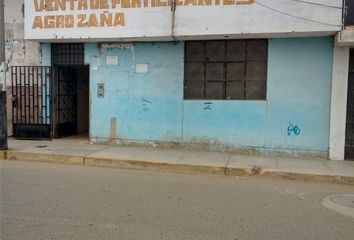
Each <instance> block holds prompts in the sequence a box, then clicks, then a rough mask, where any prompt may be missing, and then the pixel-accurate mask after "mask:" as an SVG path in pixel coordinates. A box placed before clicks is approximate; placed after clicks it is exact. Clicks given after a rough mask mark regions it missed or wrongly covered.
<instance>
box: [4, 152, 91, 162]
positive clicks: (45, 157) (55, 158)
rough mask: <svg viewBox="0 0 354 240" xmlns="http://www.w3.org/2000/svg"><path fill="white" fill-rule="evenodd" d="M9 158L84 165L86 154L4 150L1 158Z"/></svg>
mask: <svg viewBox="0 0 354 240" xmlns="http://www.w3.org/2000/svg"><path fill="white" fill-rule="evenodd" d="M1 157H3V159H8V160H20V161H33V162H49V163H63V164H72V165H83V164H84V159H85V157H84V156H75V155H66V154H53V153H32V152H21V151H4V153H3V154H0V158H1Z"/></svg>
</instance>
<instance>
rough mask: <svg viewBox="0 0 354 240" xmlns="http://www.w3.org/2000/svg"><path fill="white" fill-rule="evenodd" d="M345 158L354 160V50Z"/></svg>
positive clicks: (351, 64) (348, 101)
mask: <svg viewBox="0 0 354 240" xmlns="http://www.w3.org/2000/svg"><path fill="white" fill-rule="evenodd" d="M345 157H346V159H354V49H352V50H350V60H349V77H348V100H347V123H346V133H345Z"/></svg>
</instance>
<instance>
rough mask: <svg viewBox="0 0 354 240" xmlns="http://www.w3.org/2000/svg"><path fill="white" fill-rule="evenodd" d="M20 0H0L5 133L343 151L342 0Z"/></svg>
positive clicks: (348, 138)
mask: <svg viewBox="0 0 354 240" xmlns="http://www.w3.org/2000/svg"><path fill="white" fill-rule="evenodd" d="M21 3H22V2H21V1H20V0H17V1H5V4H6V8H5V15H6V23H7V25H6V36H7V48H6V49H7V56H8V57H7V61H8V62H7V64H8V72H7V79H8V87H9V89H8V92H9V93H11V95H10V94H9V95H10V96H9V103H10V105H11V106H9V108H10V109H11V110H10V111H9V112H10V113H11V114H9V115H10V116H11V119H10V120H9V121H10V124H9V125H11V126H13V130H12V132H13V134H14V136H15V137H25V138H32V137H48V138H57V137H62V136H66V135H70V134H77V133H86V132H87V133H88V134H89V138H90V140H91V141H92V142H115V143H122V144H130V143H134V144H136V143H140V144H154V145H155V144H158V145H181V146H185V147H195V148H206V149H210V150H221V151H223V150H227V151H243V152H244V151H246V152H259V153H262V154H269V155H277V154H282V155H301V156H314V157H325V158H330V159H333V160H343V159H344V158H345V156H346V157H347V158H351V154H350V153H351V147H352V146H354V143H353V144H352V139H353V141H354V137H353V136H354V133H353V132H354V125H353V126H352V125H351V122H352V117H351V116H352V115H353V114H354V109H353V110H352V108H351V107H352V105H354V101H353V99H352V98H353V95H352V93H351V90H352V87H351V79H352V77H350V78H349V77H348V76H351V71H350V69H352V70H353V68H352V65H353V64H354V63H351V64H350V59H354V54H351V50H350V48H351V47H352V46H353V45H354V30H352V28H351V25H354V21H353V17H352V16H353V11H352V10H353V6H352V5H351V3H350V2H349V1H348V3H344V6H343V1H342V0H316V1H315V0H311V1H296V0H281V1H278V0H277V1H276V0H261V1H253V0H224V1H220V0H176V1H164V0H152V1H151V0H144V1H140V0H120V1H118V0H97V1H95V0H92V1H85V0H70V1H65V0H34V1H29V0H28V1H27V0H25V1H24V5H23V6H24V7H21V6H22V5H21ZM23 16H24V17H23ZM343 19H344V20H345V21H343ZM352 55H353V56H352ZM25 65H27V67H24V66H25ZM348 86H349V87H348ZM353 89H354V86H353ZM347 96H348V97H347ZM345 149H347V154H346V155H345V152H346V151H345Z"/></svg>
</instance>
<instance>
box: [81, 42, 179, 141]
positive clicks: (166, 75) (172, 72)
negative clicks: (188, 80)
mask: <svg viewBox="0 0 354 240" xmlns="http://www.w3.org/2000/svg"><path fill="white" fill-rule="evenodd" d="M183 49H184V45H183V43H178V44H174V43H136V44H128V45H127V44H125V45H124V44H121V45H118V47H114V45H112V46H110V47H107V45H96V44H87V45H86V46H85V50H86V57H85V58H86V62H87V63H90V64H91V67H90V69H91V70H90V76H91V80H90V93H91V103H92V104H91V122H90V135H91V137H95V138H109V137H110V136H111V124H110V122H111V119H112V118H116V119H117V125H116V129H115V130H116V134H117V136H118V138H120V139H129V140H153V141H175V142H178V141H181V140H182V125H181V119H182V97H183V85H182V81H183V71H184V70H183V53H184V50H183ZM107 56H118V58H119V59H118V61H119V64H118V65H117V66H116V65H107V64H106V58H107ZM137 63H138V64H139V63H140V64H145V63H147V64H148V73H147V74H141V73H136V71H135V64H137ZM98 83H104V85H105V96H104V98H97V84H98Z"/></svg>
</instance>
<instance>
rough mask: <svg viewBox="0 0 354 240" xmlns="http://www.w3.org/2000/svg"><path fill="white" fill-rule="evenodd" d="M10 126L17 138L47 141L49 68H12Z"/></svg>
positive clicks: (50, 120) (50, 91) (49, 89)
mask: <svg viewBox="0 0 354 240" xmlns="http://www.w3.org/2000/svg"><path fill="white" fill-rule="evenodd" d="M11 76H12V124H13V136H14V137H16V138H29V139H32V138H50V137H51V125H52V123H53V122H52V117H51V116H52V113H51V110H52V107H51V104H52V103H51V97H50V96H51V93H52V80H53V77H52V70H51V67H38V66H36V67H35V66H26V67H24V66H21V67H17V66H16V67H11Z"/></svg>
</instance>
